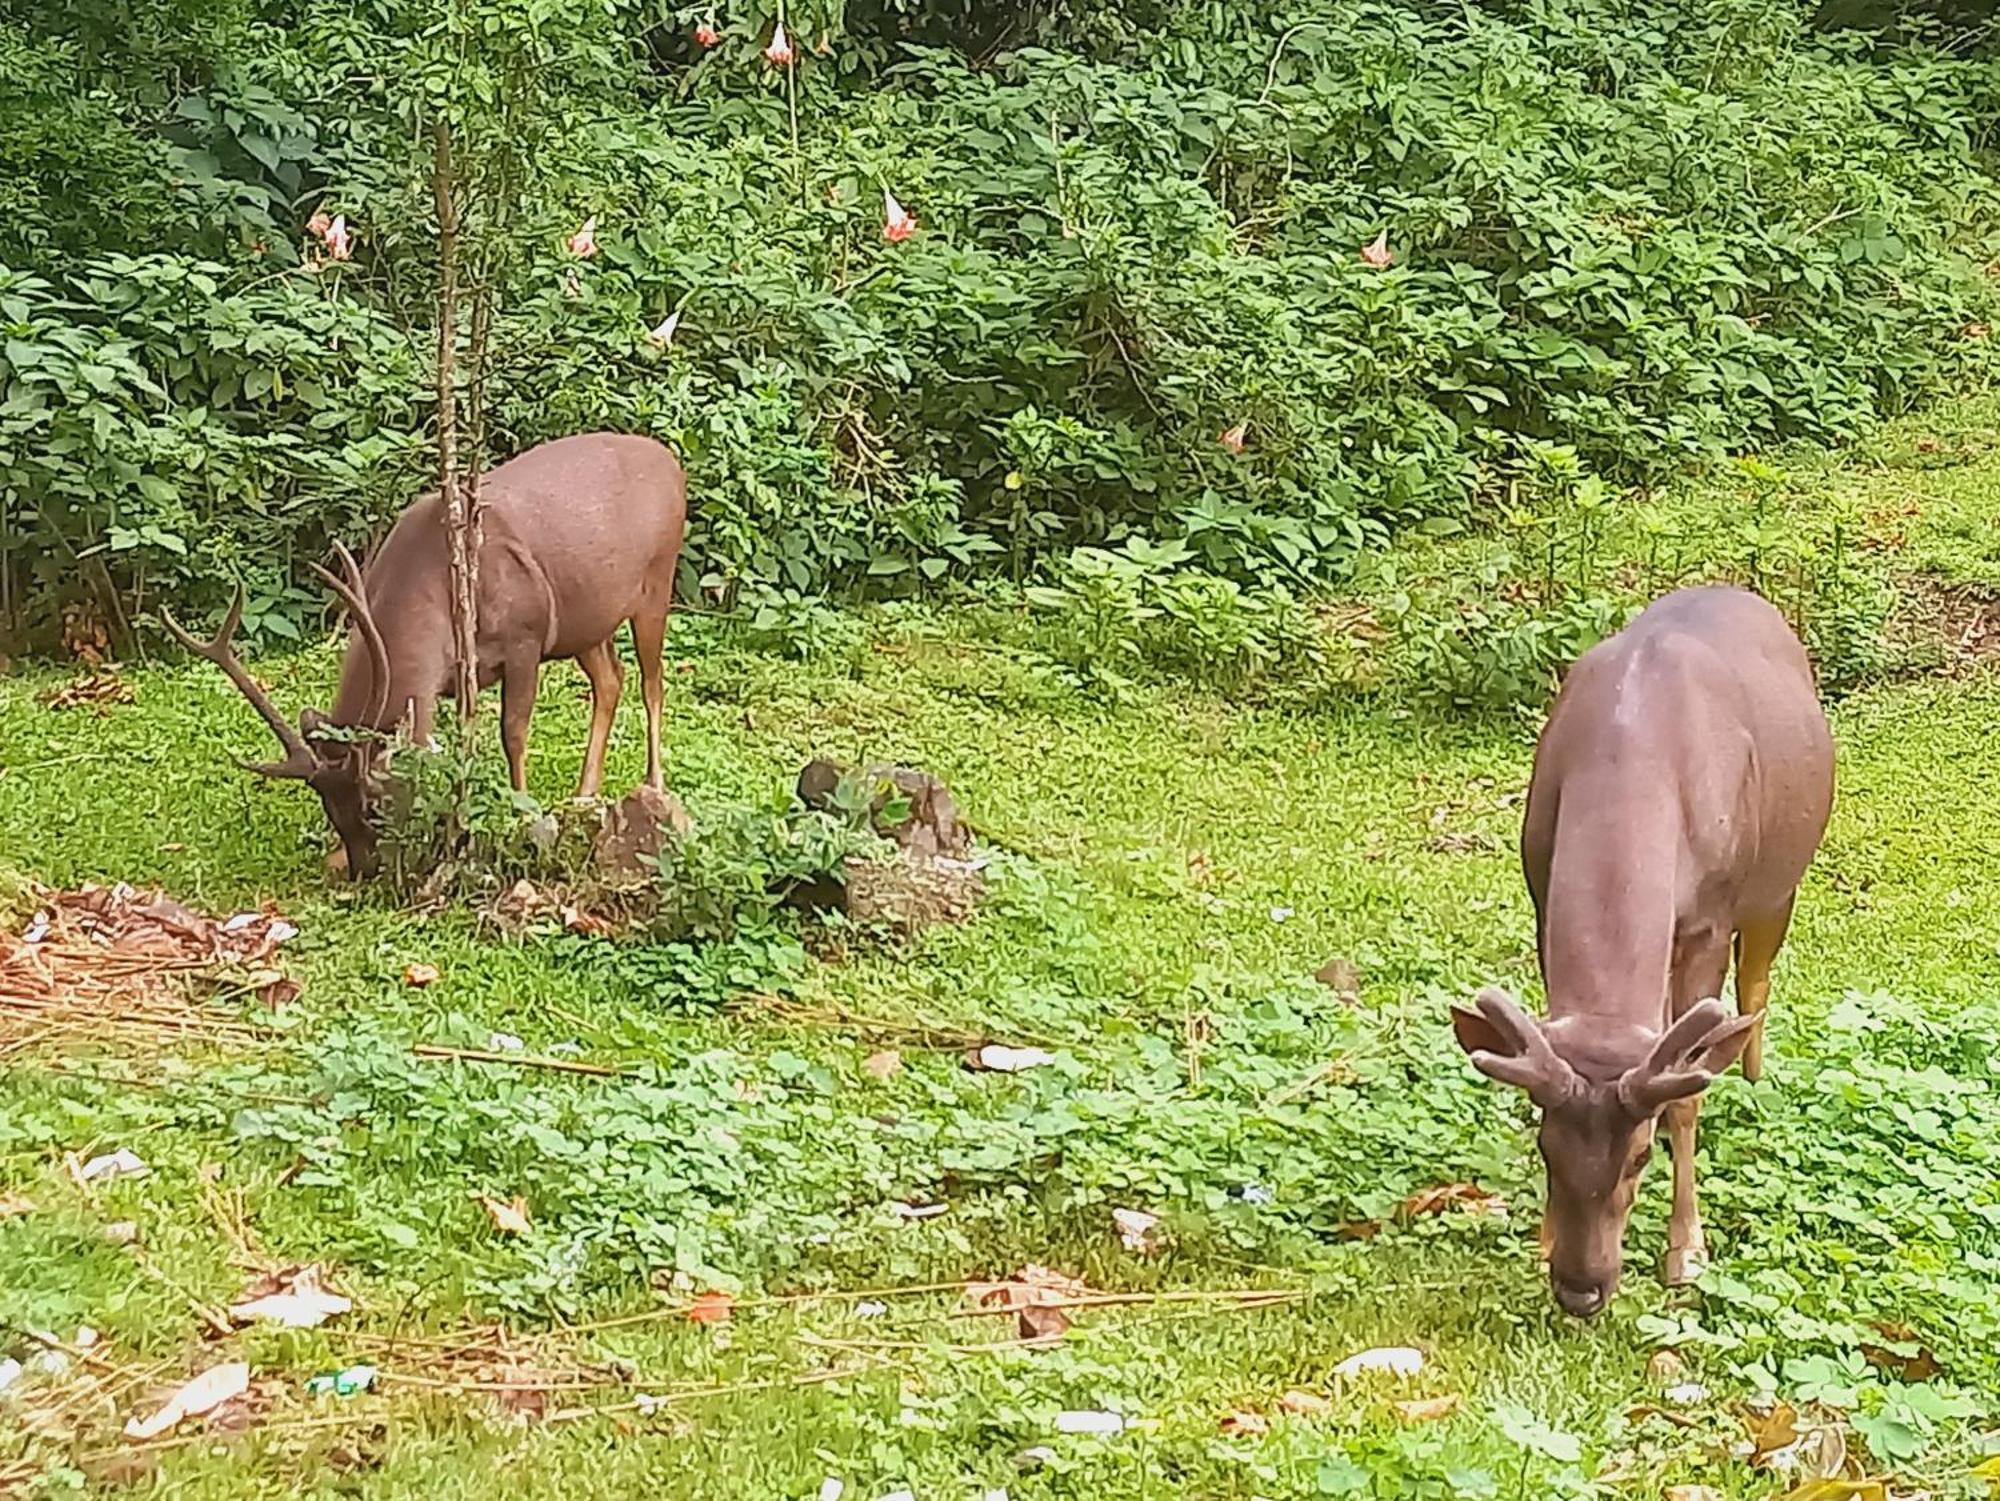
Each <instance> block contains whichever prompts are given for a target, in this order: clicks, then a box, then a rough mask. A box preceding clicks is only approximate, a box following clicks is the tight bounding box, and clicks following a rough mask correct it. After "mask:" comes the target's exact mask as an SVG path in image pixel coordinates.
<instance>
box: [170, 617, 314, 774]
mask: <svg viewBox="0 0 2000 1501" xmlns="http://www.w3.org/2000/svg"><path fill="white" fill-rule="evenodd" d="M160 623H161V624H162V625H164V626H166V628H167V630H168V632H169V633H171V634H172V636H173V638H174V639H175V640H176V641H178V642H180V644H181V645H182V646H184V647H186V648H187V649H188V650H189V651H191V652H193V653H194V654H195V655H196V656H197V657H203V658H206V659H207V660H208V661H210V662H213V663H214V664H215V665H216V666H217V667H220V668H221V669H222V671H223V674H224V675H225V676H226V677H227V678H228V679H229V681H230V682H232V683H234V684H235V685H236V687H237V691H239V692H240V693H241V694H242V695H243V696H244V697H245V698H247V699H249V700H250V707H251V708H253V709H255V710H256V711H257V713H258V714H259V715H261V716H262V717H263V720H264V723H265V724H267V725H269V726H270V727H271V733H272V734H274V735H276V736H277V737H278V743H279V744H280V745H282V746H283V747H284V748H285V759H284V760H282V761H244V762H241V763H239V764H240V765H242V766H244V767H246V768H248V769H249V770H251V771H254V772H257V773H259V774H260V775H263V776H267V777H285V778H291V779H295V780H300V781H303V780H304V779H305V778H307V777H309V776H311V775H312V774H313V773H314V772H315V771H317V770H318V769H319V765H320V758H319V755H318V753H317V752H315V751H314V750H313V748H312V745H311V744H310V743H309V742H308V741H307V740H306V737H305V736H304V735H303V734H301V733H300V732H299V730H298V729H297V728H296V727H295V726H294V725H293V724H292V723H291V721H290V720H288V719H286V718H285V716H284V715H282V714H280V713H279V712H278V707H277V705H276V704H274V703H272V702H271V697H270V695H269V694H267V693H266V692H265V691H264V689H263V687H262V686H261V685H260V684H259V683H258V681H257V680H256V679H255V678H254V677H252V676H251V675H250V671H249V669H248V668H246V667H245V666H244V665H243V663H242V662H241V661H239V660H238V658H237V656H236V649H235V648H234V647H233V646H232V645H230V642H231V640H232V639H233V638H234V637H235V635H236V628H237V627H238V626H239V625H241V624H242V623H243V586H242V585H241V584H238V585H237V586H236V598H235V600H234V601H233V602H232V603H231V604H230V606H229V613H228V614H227V615H225V616H223V617H222V625H221V628H220V629H218V630H217V631H216V633H215V635H214V636H212V637H211V638H210V639H209V640H207V641H202V640H200V639H198V638H197V637H195V636H192V635H190V634H189V633H188V632H187V631H185V630H183V629H182V628H181V625H180V622H179V621H177V620H175V619H174V617H173V614H172V612H171V611H169V610H167V609H165V608H162V609H161V611H160Z"/></svg>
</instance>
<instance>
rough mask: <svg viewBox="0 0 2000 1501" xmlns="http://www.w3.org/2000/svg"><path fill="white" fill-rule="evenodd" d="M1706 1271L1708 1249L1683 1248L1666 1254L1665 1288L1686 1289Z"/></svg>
mask: <svg viewBox="0 0 2000 1501" xmlns="http://www.w3.org/2000/svg"><path fill="white" fill-rule="evenodd" d="M1707 1270H1708V1248H1707V1247H1706V1246H1685V1247H1682V1248H1680V1249H1678V1250H1670V1251H1668V1252H1667V1286H1668V1287H1687V1286H1689V1285H1690V1284H1692V1283H1694V1282H1696V1281H1698V1280H1699V1279H1700V1277H1701V1274H1702V1273H1703V1272H1705V1271H1707Z"/></svg>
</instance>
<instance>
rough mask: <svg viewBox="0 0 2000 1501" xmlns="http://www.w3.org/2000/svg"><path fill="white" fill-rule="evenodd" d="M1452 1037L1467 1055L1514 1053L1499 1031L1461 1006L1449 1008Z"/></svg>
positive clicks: (1480, 1016) (1510, 1043)
mask: <svg viewBox="0 0 2000 1501" xmlns="http://www.w3.org/2000/svg"><path fill="white" fill-rule="evenodd" d="M1451 1030H1452V1035H1453V1036H1455V1037H1456V1038H1457V1039H1458V1045H1459V1046H1460V1047H1461V1048H1464V1049H1465V1051H1466V1052H1468V1053H1512V1052H1514V1051H1516V1049H1515V1047H1514V1044H1513V1043H1512V1042H1510V1041H1509V1040H1508V1039H1507V1037H1506V1035H1505V1034H1504V1033H1502V1032H1501V1030H1500V1029H1499V1028H1498V1027H1496V1026H1494V1025H1493V1023H1492V1022H1490V1021H1488V1020H1487V1019H1486V1018H1485V1017H1484V1016H1482V1015H1481V1014H1480V1013H1479V1012H1477V1011H1469V1010H1467V1009H1466V1008H1465V1007H1463V1006H1454V1007H1452V1008H1451Z"/></svg>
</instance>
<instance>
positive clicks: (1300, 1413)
mask: <svg viewBox="0 0 2000 1501" xmlns="http://www.w3.org/2000/svg"><path fill="white" fill-rule="evenodd" d="M1278 1410H1279V1411H1280V1412H1288V1413H1291V1414H1292V1415H1293V1416H1294V1417H1300V1418H1317V1417H1322V1416H1324V1415H1325V1414H1327V1413H1329V1412H1332V1411H1333V1404H1332V1403H1331V1402H1329V1401H1327V1400H1326V1398H1324V1397H1322V1396H1321V1395H1320V1394H1319V1393H1318V1392H1308V1391H1301V1390H1300V1389H1299V1388H1298V1387H1293V1388H1292V1389H1291V1390H1290V1391H1288V1392H1286V1393H1285V1394H1284V1395H1283V1396H1282V1397H1280V1398H1278Z"/></svg>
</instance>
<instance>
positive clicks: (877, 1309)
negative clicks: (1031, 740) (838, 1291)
mask: <svg viewBox="0 0 2000 1501" xmlns="http://www.w3.org/2000/svg"><path fill="white" fill-rule="evenodd" d="M888 1311H889V1305H888V1304H887V1303H874V1302H869V1303H856V1304H855V1305H854V1316H855V1317H856V1318H857V1319H879V1318H881V1317H882V1315H883V1314H885V1313H887V1312H888Z"/></svg>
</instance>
